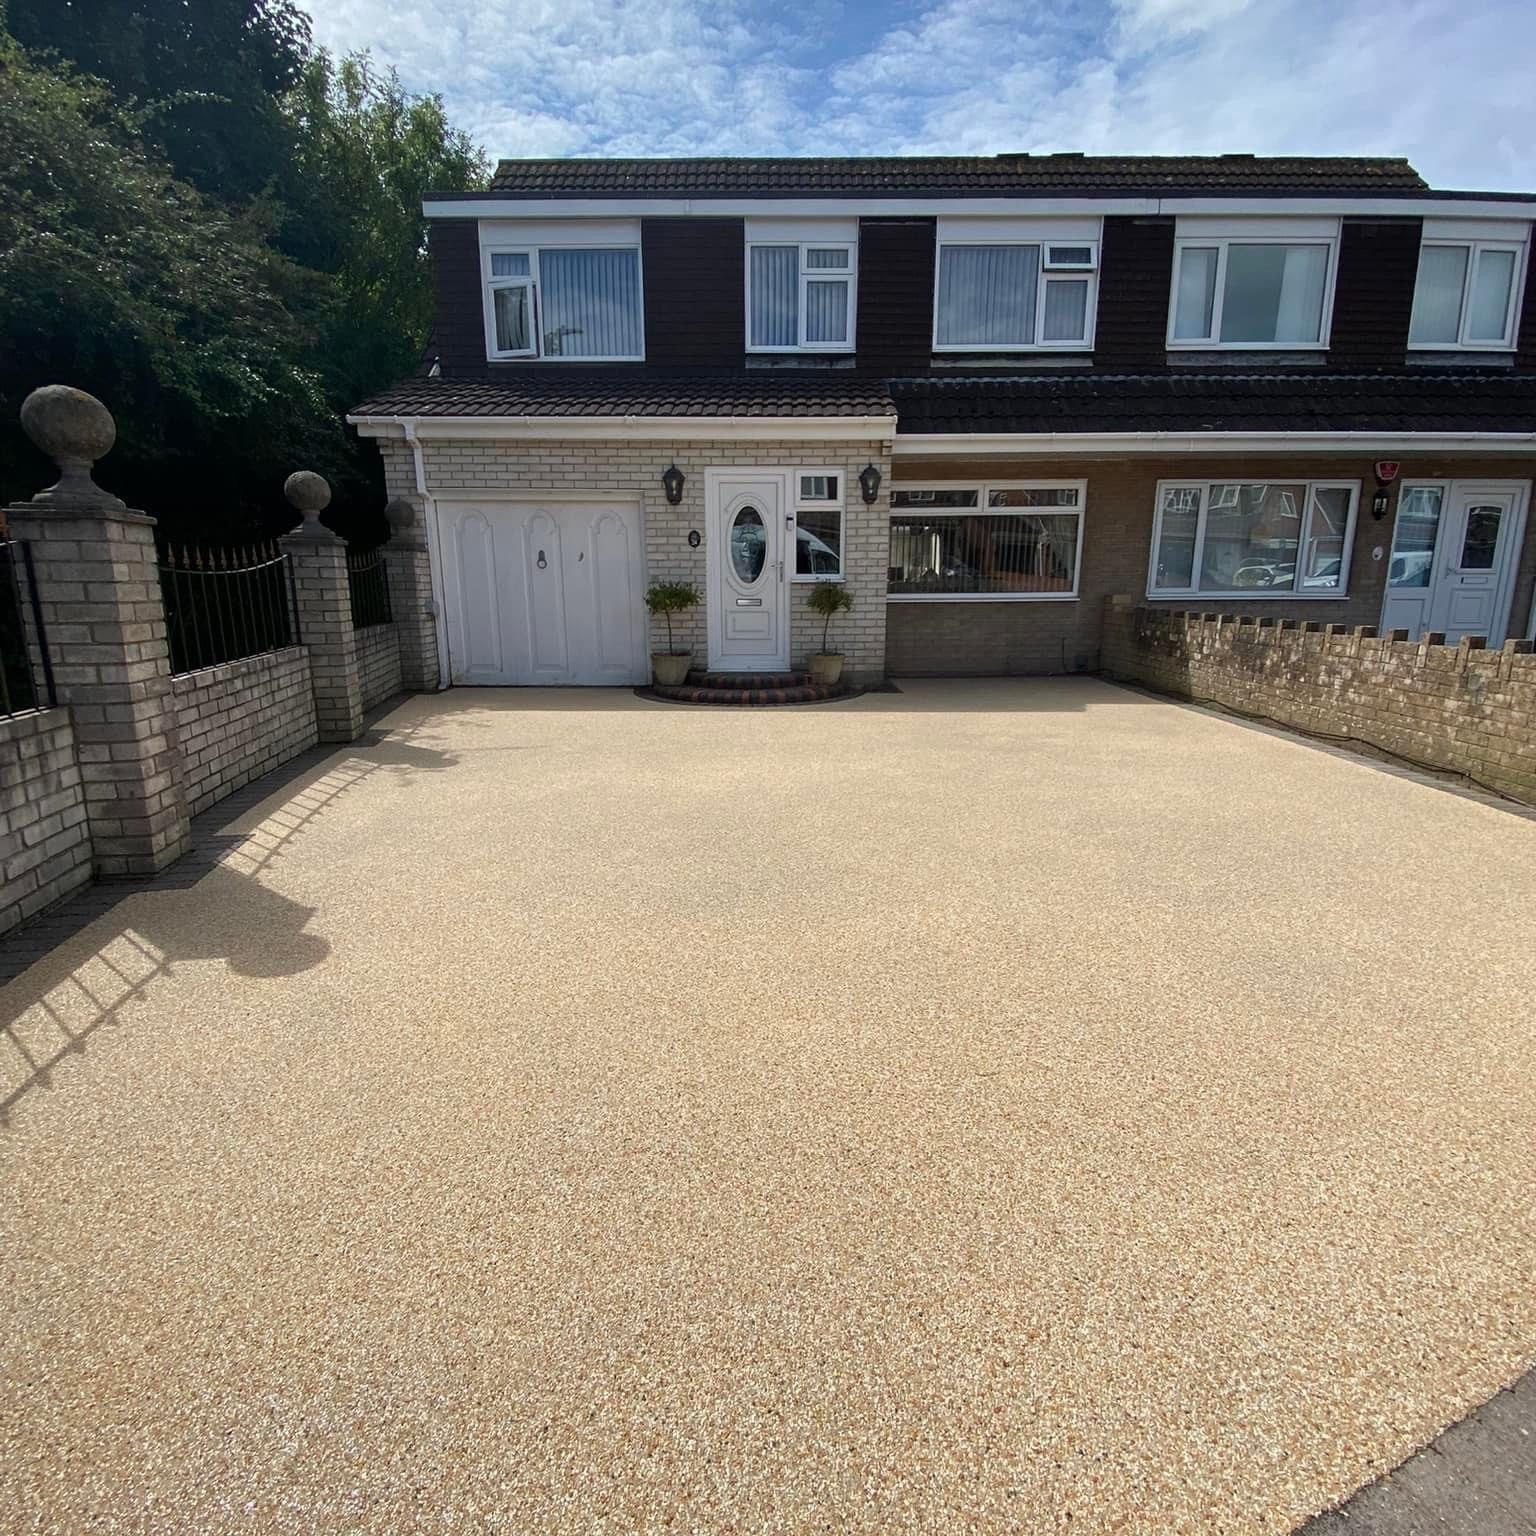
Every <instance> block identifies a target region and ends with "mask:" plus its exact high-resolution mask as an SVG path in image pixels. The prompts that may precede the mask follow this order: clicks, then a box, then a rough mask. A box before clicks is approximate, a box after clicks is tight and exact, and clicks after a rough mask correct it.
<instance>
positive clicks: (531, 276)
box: [484, 245, 645, 362]
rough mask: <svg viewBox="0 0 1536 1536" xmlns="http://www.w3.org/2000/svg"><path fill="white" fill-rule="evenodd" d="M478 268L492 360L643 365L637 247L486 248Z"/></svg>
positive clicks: (643, 347) (642, 333)
mask: <svg viewBox="0 0 1536 1536" xmlns="http://www.w3.org/2000/svg"><path fill="white" fill-rule="evenodd" d="M484 261H485V271H486V288H487V298H488V305H487V314H486V350H487V352H488V354H489V356H491V357H492V358H560V359H563V360H578V361H582V362H638V361H640V360H641V359H643V358H644V356H645V321H644V316H643V312H642V309H641V299H640V251H639V249H638V247H634V246H579V247H578V246H569V247H567V246H531V245H530V246H527V247H523V248H520V249H515V250H514V249H505V248H491V249H488V250H486V251H485V252H484Z"/></svg>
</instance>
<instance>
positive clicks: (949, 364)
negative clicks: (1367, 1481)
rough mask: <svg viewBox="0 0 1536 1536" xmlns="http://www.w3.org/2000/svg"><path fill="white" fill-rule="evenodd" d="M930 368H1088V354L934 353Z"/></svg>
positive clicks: (1090, 364)
mask: <svg viewBox="0 0 1536 1536" xmlns="http://www.w3.org/2000/svg"><path fill="white" fill-rule="evenodd" d="M929 361H930V366H931V367H933V368H945V369H948V368H980V369H982V370H983V371H985V372H987V373H996V372H997V371H998V370H999V369H1004V370H1006V369H1017V370H1018V371H1019V372H1020V373H1026V372H1028V371H1030V370H1031V369H1037V368H1091V367H1093V353H1092V352H1039V353H1032V354H1031V353H1019V352H991V353H987V352H959V353H956V352H935V353H934V354H933V356H932V357H931V359H930V360H929Z"/></svg>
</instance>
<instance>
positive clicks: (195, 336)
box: [0, 36, 336, 510]
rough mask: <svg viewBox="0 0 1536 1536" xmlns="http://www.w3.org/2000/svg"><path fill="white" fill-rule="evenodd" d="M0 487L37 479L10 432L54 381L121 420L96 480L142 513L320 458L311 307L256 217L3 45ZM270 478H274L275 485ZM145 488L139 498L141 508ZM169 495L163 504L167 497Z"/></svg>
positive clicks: (85, 87)
mask: <svg viewBox="0 0 1536 1536" xmlns="http://www.w3.org/2000/svg"><path fill="white" fill-rule="evenodd" d="M0 122H3V124H4V127H5V135H4V136H5V139H6V142H7V148H8V152H7V153H6V154H5V155H3V156H0V336H3V345H0V481H3V485H0V491H3V493H4V494H5V495H6V498H7V499H10V498H11V497H12V496H18V495H21V494H30V493H31V491H32V490H35V489H36V488H37V486H38V484H39V483H41V481H40V479H39V477H40V476H41V475H43V474H45V473H46V467H45V466H43V465H41V464H39V463H38V462H37V459H36V457H35V455H33V454H32V451H31V449H30V446H28V445H25V440H24V439H23V438H22V437H21V433H20V430H19V427H18V425H17V411H18V409H19V407H20V404H21V401H22V399H23V398H24V396H25V395H26V394H27V392H28V391H29V390H31V389H33V388H35V387H36V386H37V385H39V384H44V383H53V382H66V383H74V384H78V385H80V386H81V387H82V388H85V389H89V390H90V391H91V392H92V393H93V394H96V395H99V396H101V397H102V398H103V399H104V400H106V401H107V402H108V404H109V405H110V407H111V408H112V411H113V414H114V415H115V416H116V417H117V420H118V430H119V442H120V446H119V448H118V449H117V450H116V451H115V452H114V455H113V458H112V460H111V472H112V476H113V478H114V479H115V480H116V481H117V483H118V484H119V486H120V488H122V489H123V490H124V492H125V493H133V492H139V491H142V492H143V493H144V494H143V496H142V499H141V498H140V497H138V496H135V497H134V499H135V500H138V501H139V502H140V504H147V505H152V506H156V510H158V505H157V503H158V502H161V501H163V500H164V499H165V496H166V493H167V491H168V490H169V489H170V488H172V487H173V486H176V485H177V483H178V482H180V485H181V488H182V489H183V490H185V489H190V487H188V486H187V483H186V477H188V476H192V477H195V479H196V481H197V482H198V483H197V487H196V489H197V497H198V499H199V500H201V501H202V502H203V503H204V504H205V505H206V504H209V503H212V504H215V505H217V504H218V500H219V499H220V498H224V497H229V496H231V495H239V494H248V492H247V491H245V488H244V487H243V486H242V483H241V482H242V477H243V476H245V475H247V474H249V473H250V472H251V470H252V469H253V467H254V465H256V464H259V463H260V462H261V461H262V459H263V457H264V456H266V457H268V458H270V460H271V462H272V465H273V468H274V469H275V468H276V466H277V465H278V464H280V463H283V462H290V463H291V462H293V461H294V459H295V457H296V456H304V457H316V456H319V457H327V458H328V459H329V460H332V461H333V460H334V459H335V458H336V454H335V451H334V448H333V449H332V451H331V452H330V454H329V455H327V454H326V452H325V446H324V445H325V439H326V437H327V435H328V433H327V432H325V431H323V430H322V428H323V426H324V424H325V418H326V414H327V407H326V400H325V395H324V391H323V389H322V386H321V380H320V376H319V374H318V372H317V371H316V370H315V369H314V368H313V366H311V365H310V364H309V362H308V361H307V358H306V355H305V354H306V348H307V344H309V343H311V342H312V339H313V335H314V330H313V320H314V317H315V315H316V312H317V309H318V301H319V299H320V298H321V294H320V293H319V290H318V287H317V285H316V283H315V281H314V279H313V278H312V277H311V276H310V275H308V274H306V273H304V272H303V271H301V270H300V269H299V268H298V267H296V266H295V265H294V264H293V263H291V262H289V261H287V260H285V259H284V258H283V257H282V256H281V255H280V254H279V253H278V252H277V251H276V250H274V248H273V247H272V245H271V244H270V236H271V233H272V226H271V218H270V214H269V213H268V212H267V211H266V210H265V209H263V208H262V207H261V206H260V205H253V206H252V207H251V208H249V209H246V210H242V211H239V212H229V211H225V210H223V209H221V208H218V207H216V206H214V205H212V204H210V203H208V202H207V201H206V200H205V199H204V198H203V197H202V196H201V195H200V194H199V193H198V192H197V191H196V190H195V189H194V188H193V187H191V186H190V185H188V184H187V183H186V182H183V181H179V180H177V179H176V178H175V177H174V176H173V175H172V174H171V173H170V171H169V169H168V168H167V167H166V166H165V165H164V164H163V163H157V162H156V161H154V160H152V159H150V158H149V157H148V156H147V155H146V154H145V153H144V152H143V150H142V149H141V148H140V147H139V143H138V140H137V131H138V128H139V123H138V120H137V119H136V117H135V116H134V115H133V114H132V113H129V112H127V111H125V110H124V109H123V108H121V107H119V106H118V105H117V103H116V102H115V101H114V100H113V97H112V95H111V93H110V91H108V89H107V88H106V87H105V86H104V85H102V84H101V83H100V82H97V81H92V80H89V79H87V78H84V77H81V76H78V75H69V74H63V73H60V72H56V71H52V70H45V69H39V68H36V67H34V66H33V65H31V64H30V63H29V62H28V61H27V59H26V58H25V56H24V55H23V54H22V53H21V51H20V49H18V48H17V47H16V45H15V44H14V43H11V42H8V41H6V40H5V39H4V37H3V36H0ZM281 478H282V477H281V476H279V477H278V483H279V484H280V483H281ZM151 487H153V488H154V493H155V494H154V495H153V496H152V495H150V494H149V492H150V489H151ZM173 499H174V498H173Z"/></svg>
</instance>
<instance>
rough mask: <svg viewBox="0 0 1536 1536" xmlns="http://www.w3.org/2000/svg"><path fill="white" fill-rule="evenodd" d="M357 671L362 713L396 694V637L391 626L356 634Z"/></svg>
mask: <svg viewBox="0 0 1536 1536" xmlns="http://www.w3.org/2000/svg"><path fill="white" fill-rule="evenodd" d="M357 670H358V674H359V681H360V684H361V687H362V693H363V708H364V709H372V708H373V706H374V705H375V704H378V703H381V702H382V701H383V700H385V699H389V698H393V697H394V696H395V694H397V693H399V692H400V637H399V635H398V634H397V633H396V632H395V626H394V625H393V624H370V625H369V626H368V628H367V629H360V630H358V632H357Z"/></svg>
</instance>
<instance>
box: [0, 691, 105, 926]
mask: <svg viewBox="0 0 1536 1536" xmlns="http://www.w3.org/2000/svg"><path fill="white" fill-rule="evenodd" d="M90 878H91V834H90V828H89V827H88V826H87V824H86V819H85V790H84V787H83V786H82V785H81V782H80V765H79V763H78V762H77V761H76V759H75V733H74V728H73V726H72V725H71V723H70V718H69V711H68V710H67V709H36V710H29V711H27V713H25V714H21V715H7V716H4V717H0V933H4V932H6V930H7V929H10V928H14V927H15V926H16V925H17V924H18V923H21V922H25V921H26V919H27V918H29V917H31V916H32V914H33V913H34V912H40V911H41V910H42V909H43V908H44V907H46V906H47V905H48V904H49V903H50V902H54V901H57V900H58V899H59V897H61V896H67V895H68V894H69V892H71V891H73V890H76V889H77V888H78V887H80V886H82V885H85V884H86V883H87V882H88V881H89V880H90Z"/></svg>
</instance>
